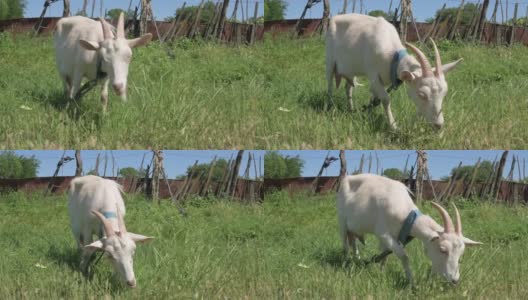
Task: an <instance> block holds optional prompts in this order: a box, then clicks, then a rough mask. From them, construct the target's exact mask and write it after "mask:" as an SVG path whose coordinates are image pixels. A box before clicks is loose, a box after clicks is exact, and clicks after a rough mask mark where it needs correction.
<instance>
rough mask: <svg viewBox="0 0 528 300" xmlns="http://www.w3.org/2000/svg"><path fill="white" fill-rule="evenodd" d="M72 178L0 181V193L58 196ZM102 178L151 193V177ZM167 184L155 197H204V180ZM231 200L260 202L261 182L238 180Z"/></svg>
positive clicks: (211, 184) (211, 185) (127, 188)
mask: <svg viewBox="0 0 528 300" xmlns="http://www.w3.org/2000/svg"><path fill="white" fill-rule="evenodd" d="M73 178H75V176H60V177H38V178H27V179H0V192H11V191H23V192H34V191H39V190H42V191H44V190H47V189H48V185H49V184H50V182H51V183H52V185H53V186H52V187H51V189H49V191H50V192H51V193H52V194H62V193H64V192H66V191H67V190H68V187H69V184H70V182H71V181H72V180H73ZM105 178H107V179H112V180H115V181H116V182H118V183H119V184H121V185H122V186H123V191H124V192H125V193H129V194H141V193H147V194H148V192H149V191H150V192H151V191H152V179H151V178H147V179H145V178H133V177H130V178H125V177H105ZM167 182H168V185H167V184H160V185H159V198H162V199H169V198H171V195H170V191H175V192H176V193H180V195H181V197H183V198H186V197H192V196H198V195H200V194H202V195H205V194H203V186H204V183H205V181H204V180H201V179H198V178H194V179H191V180H189V181H187V180H184V179H167ZM220 184H221V183H220V182H209V183H208V188H210V189H211V190H213V191H214V190H216V189H217V187H218V186H219V185H220ZM169 187H170V190H169ZM201 192H202V193H201ZM182 193H183V194H182ZM220 196H221V195H220ZM228 196H231V195H228ZM231 198H233V199H238V200H240V201H244V202H254V201H262V200H263V199H264V191H263V182H262V181H258V180H250V179H245V178H238V179H237V181H236V185H235V187H234V192H233V194H232V197H231Z"/></svg>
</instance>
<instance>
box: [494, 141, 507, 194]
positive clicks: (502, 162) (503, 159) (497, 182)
mask: <svg viewBox="0 0 528 300" xmlns="http://www.w3.org/2000/svg"><path fill="white" fill-rule="evenodd" d="M508 152H509V151H508V150H506V151H504V152H503V153H502V156H501V159H500V162H499V168H498V169H497V174H496V176H495V182H494V185H493V186H494V191H493V194H494V196H495V201H497V198H498V197H499V191H500V189H501V186H500V185H501V181H502V173H503V171H504V165H505V164H506V158H508Z"/></svg>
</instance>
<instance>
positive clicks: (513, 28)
mask: <svg viewBox="0 0 528 300" xmlns="http://www.w3.org/2000/svg"><path fill="white" fill-rule="evenodd" d="M518 9H519V3H515V8H514V10H513V19H512V27H511V35H510V40H509V45H510V46H511V45H513V43H515V23H517V10H518Z"/></svg>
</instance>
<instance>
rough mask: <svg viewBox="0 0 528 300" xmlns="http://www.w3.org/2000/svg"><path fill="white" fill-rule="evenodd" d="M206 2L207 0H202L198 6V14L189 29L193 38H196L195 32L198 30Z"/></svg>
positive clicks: (190, 36)
mask: <svg viewBox="0 0 528 300" xmlns="http://www.w3.org/2000/svg"><path fill="white" fill-rule="evenodd" d="M204 3H205V0H202V1H201V2H200V6H198V10H197V11H196V16H195V18H194V22H193V24H192V26H191V30H190V31H189V35H188V36H189V38H190V39H192V38H194V34H195V32H196V27H198V24H199V23H200V16H201V15H202V10H203V8H204Z"/></svg>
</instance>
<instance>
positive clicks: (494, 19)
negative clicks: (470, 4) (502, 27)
mask: <svg viewBox="0 0 528 300" xmlns="http://www.w3.org/2000/svg"><path fill="white" fill-rule="evenodd" d="M498 7H499V0H495V6H494V7H493V13H491V19H490V20H491V22H493V23H495V24H496V23H497V8H498Z"/></svg>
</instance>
